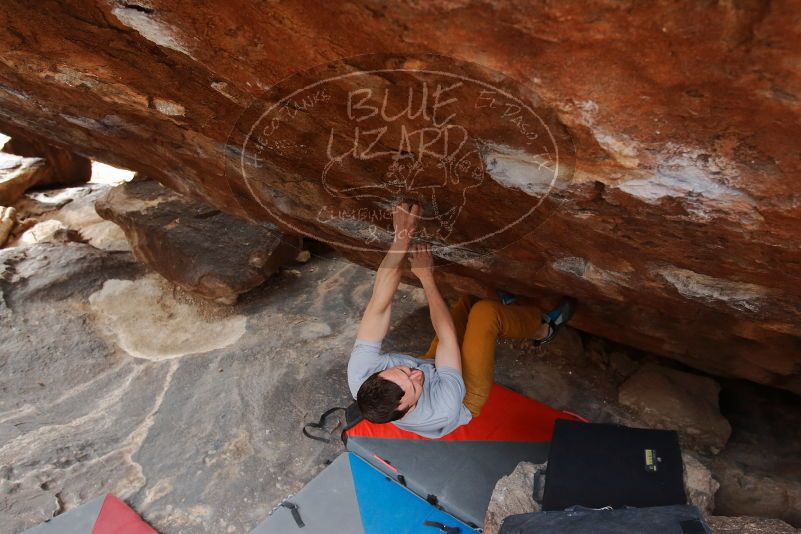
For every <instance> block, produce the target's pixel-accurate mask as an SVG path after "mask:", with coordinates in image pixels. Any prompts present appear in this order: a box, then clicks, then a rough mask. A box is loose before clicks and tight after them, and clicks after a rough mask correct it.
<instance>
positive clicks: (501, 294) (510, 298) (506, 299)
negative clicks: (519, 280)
mask: <svg viewBox="0 0 801 534" xmlns="http://www.w3.org/2000/svg"><path fill="white" fill-rule="evenodd" d="M495 292H496V293H497V294H498V300H500V301H501V304H514V303H515V302H517V295H512V294H511V293H507V292H506V291H504V290H503V289H496V290H495Z"/></svg>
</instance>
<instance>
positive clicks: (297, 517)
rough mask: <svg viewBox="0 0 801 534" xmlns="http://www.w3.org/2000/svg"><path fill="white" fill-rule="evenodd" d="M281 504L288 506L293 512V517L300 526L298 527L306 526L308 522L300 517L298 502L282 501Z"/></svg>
mask: <svg viewBox="0 0 801 534" xmlns="http://www.w3.org/2000/svg"><path fill="white" fill-rule="evenodd" d="M281 506H283V507H284V508H288V509H289V511H290V512H292V519H294V520H295V524H296V525H297V526H298V528H303V527H305V526H306V523H304V522H303V519H301V518H300V508H298V505H297V504H295V503H293V502H289V501H284V502H282V503H281Z"/></svg>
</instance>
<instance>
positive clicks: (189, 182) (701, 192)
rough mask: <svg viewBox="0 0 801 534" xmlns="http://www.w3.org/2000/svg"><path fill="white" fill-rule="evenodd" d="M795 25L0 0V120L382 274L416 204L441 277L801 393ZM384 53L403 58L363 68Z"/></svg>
mask: <svg viewBox="0 0 801 534" xmlns="http://www.w3.org/2000/svg"><path fill="white" fill-rule="evenodd" d="M78 12H80V13H81V15H80V16H79V17H76V16H75V13H78ZM799 16H801V4H800V3H799V2H795V1H793V0H776V1H773V2H764V1H761V2H759V1H741V2H697V1H695V0H678V1H676V2H638V3H633V4H632V3H627V2H609V1H607V0H580V1H576V2H526V3H524V4H522V5H521V3H520V2H513V1H511V0H498V1H494V2H454V1H452V0H432V1H429V2H411V3H409V2H403V3H381V2H375V1H374V0H358V1H355V2H351V3H348V4H347V5H344V6H343V5H341V4H339V3H336V2H334V3H331V2H317V3H313V4H301V3H294V2H289V3H242V2H229V3H226V4H218V3H214V4H211V3H209V4H202V5H201V4H197V3H181V2H176V1H175V0H148V1H147V2H123V1H119V0H108V1H105V2H93V3H92V9H86V6H85V4H84V3H83V2H79V1H78V0H65V1H63V2H57V3H53V4H52V5H48V9H41V8H40V6H39V4H38V3H36V2H19V1H18V2H11V3H8V5H6V6H4V9H3V12H2V13H0V19H1V20H2V24H3V27H4V28H6V29H7V31H4V32H2V35H0V47H2V49H3V50H5V51H8V53H7V54H4V57H3V61H2V63H0V131H3V132H5V133H8V134H11V135H12V136H13V135H16V134H18V133H22V134H24V133H26V132H29V133H35V134H37V135H38V136H44V137H47V138H48V139H50V140H51V141H52V143H53V144H54V145H58V146H64V147H69V148H70V150H72V149H73V148H74V151H75V152H79V153H81V154H86V155H88V156H90V157H92V158H95V159H99V160H102V161H108V162H110V163H113V164H115V165H118V166H120V167H125V168H128V169H132V170H136V171H141V172H144V173H146V174H148V175H150V176H151V177H153V178H155V179H157V180H159V181H160V182H162V183H163V184H165V185H167V186H169V187H171V188H173V189H175V190H176V191H179V192H181V193H183V194H187V195H192V196H194V197H196V198H198V199H200V200H203V201H207V202H209V203H211V204H212V205H214V206H215V207H216V208H217V209H220V210H222V211H223V212H226V213H230V214H234V215H239V216H248V217H250V218H251V219H252V220H255V221H269V222H272V223H274V224H276V225H278V226H279V227H280V228H282V229H283V230H284V231H291V232H293V233H298V234H304V235H307V236H313V237H315V238H317V239H320V240H322V241H327V242H328V243H330V244H331V245H332V246H335V247H336V248H337V249H339V250H340V251H342V252H343V253H344V254H345V255H346V256H348V257H349V258H350V259H352V260H354V261H356V262H359V263H361V264H363V265H367V266H370V267H373V268H374V267H376V266H377V265H378V263H379V262H380V260H381V251H382V250H383V249H384V248H386V247H387V245H388V243H389V237H388V233H387V231H386V230H387V229H388V228H389V219H388V218H387V208H388V205H389V204H390V203H391V202H393V201H395V200H397V199H398V198H400V197H403V196H407V195H409V196H416V197H418V198H419V199H420V200H421V201H422V202H424V204H425V206H424V207H425V214H426V217H427V222H426V225H425V226H426V229H427V239H428V240H429V241H431V242H432V243H434V245H435V252H436V254H437V257H438V260H439V261H440V262H441V263H442V264H443V266H442V268H441V269H439V271H440V273H441V276H443V277H445V276H447V277H448V281H449V283H451V284H452V285H453V286H454V287H459V288H468V289H469V290H470V291H473V292H476V293H478V292H480V291H484V290H487V291H494V289H495V288H496V287H502V288H504V289H506V290H507V291H510V292H512V293H516V294H521V295H527V296H530V297H532V298H535V299H538V300H540V301H541V302H542V305H543V306H545V305H547V304H548V302H549V300H551V299H553V298H554V297H555V296H557V295H559V294H568V295H572V296H574V297H576V298H577V299H578V300H579V302H580V303H581V306H580V307H579V309H578V311H577V313H576V316H575V318H574V321H573V323H574V326H575V327H577V328H579V329H581V330H583V331H585V332H589V333H592V334H595V335H599V336H602V337H607V338H610V339H612V340H614V341H616V342H619V343H623V344H626V345H630V346H633V347H636V348H639V349H641V350H644V351H647V352H653V353H657V354H661V355H665V356H669V357H672V358H675V359H677V360H679V361H681V362H683V363H684V364H687V365H690V366H693V367H696V368H698V369H701V370H703V371H705V372H707V373H712V374H720V375H727V376H735V377H742V378H746V379H749V380H753V381H756V382H759V383H762V384H768V385H773V386H775V387H780V388H785V389H788V390H791V391H794V392H796V393H801V262H799V261H797V257H798V250H799V245H801V224H799V221H801V209H800V208H799V203H798V202H797V195H798V191H799V189H800V188H801V160H799V158H798V157H796V155H797V152H798V151H797V144H798V141H797V140H798V139H799V135H800V134H801V107H799V105H798V102H799V101H801V81H800V79H799V77H798V75H797V65H798V64H799V62H801V48H800V47H798V40H799V35H798V28H797V25H796V24H793V21H795V20H797V19H798V17H799ZM353 28H358V30H359V31H353ZM375 50H393V51H394V54H392V55H383V56H373V57H369V58H365V57H359V58H357V57H355V56H358V55H360V54H364V53H365V51H375ZM633 51H636V53H633ZM421 52H426V53H430V54H432V55H430V56H429V55H425V56H423V55H421ZM337 58H348V59H347V60H344V61H335V60H336V59H337ZM456 58H459V59H456ZM326 61H331V62H332V63H330V64H323V65H321V66H320V67H319V68H316V67H314V66H315V65H320V64H321V63H324V62H326ZM376 71H380V72H381V75H375V72H376ZM446 78H447V79H446ZM318 82H319V83H318ZM323 82H324V83H323ZM459 84H461V85H459ZM424 88H425V91H424ZM409 90H412V93H411V95H412V105H411V106H409V105H408V104H409V100H410V99H409V96H410V92H409ZM296 91H299V92H296ZM424 94H425V96H426V100H427V102H426V103H425V104H424V103H423V102H422V100H423V95H424ZM290 95H292V96H291V97H290ZM385 97H386V98H385ZM452 99H455V100H452ZM349 103H350V105H349ZM420 110H423V111H424V112H419V113H417V111H420ZM404 111H408V112H407V113H404ZM434 111H436V114H435V113H434ZM271 115H272V116H271ZM368 115H369V116H368ZM446 119H447V120H446ZM382 132H383V133H382ZM404 132H405V135H404ZM446 132H447V134H448V135H447V136H446V135H445V134H446ZM357 136H358V137H359V139H356V137H357ZM379 136H381V139H378V137H379ZM426 136H429V137H426ZM424 137H426V138H425V139H423V138H424ZM446 137H447V139H448V141H447V144H448V149H449V150H450V149H451V148H453V149H454V150H456V147H459V150H460V152H458V157H451V156H453V155H454V154H456V152H453V153H452V152H450V151H448V152H447V153H446V152H444V151H443V148H444V147H445V144H446ZM435 138H436V141H435V140H434V139H435ZM462 140H464V141H465V142H464V143H462ZM249 141H250V142H249ZM329 141H331V143H330V144H329ZM438 143H439V146H436V145H437V144H438ZM329 149H330V150H329ZM557 149H558V150H557ZM462 156H463V157H462ZM557 159H558V165H556V164H555V163H556V161H557ZM418 160H419V161H418ZM418 175H419V177H420V178H421V179H423V178H424V179H425V180H424V181H425V183H424V184H423V185H426V186H428V185H430V186H432V187H423V188H420V189H418V188H416V187H415V184H417V185H420V184H422V183H423V182H421V181H420V180H418V179H417V177H418ZM546 177H550V178H551V179H550V180H548V179H544V178H546ZM437 180H438V181H437ZM434 186H436V187H434ZM434 190H436V193H437V194H436V195H435V196H432V195H431V194H429V193H431V192H432V191H434ZM423 193H425V195H424V194H423ZM423 197H425V198H423Z"/></svg>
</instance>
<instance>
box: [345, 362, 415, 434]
mask: <svg viewBox="0 0 801 534" xmlns="http://www.w3.org/2000/svg"><path fill="white" fill-rule="evenodd" d="M402 398H403V390H402V389H401V387H400V386H399V385H398V384H396V383H395V382H393V381H391V380H387V379H386V378H384V377H382V376H379V373H374V374H373V375H371V376H370V378H368V379H367V380H365V381H364V383H363V384H362V386H361V387H360V388H359V391H358V392H357V393H356V404H358V406H359V411H360V412H361V413H362V416H363V417H364V418H365V419H367V420H368V421H370V422H371V423H389V422H390V421H395V420H397V419H400V418H401V417H403V416H404V415H406V412H407V411H409V409H408V408H406V409H405V410H398V405H399V404H400V401H401V399H402Z"/></svg>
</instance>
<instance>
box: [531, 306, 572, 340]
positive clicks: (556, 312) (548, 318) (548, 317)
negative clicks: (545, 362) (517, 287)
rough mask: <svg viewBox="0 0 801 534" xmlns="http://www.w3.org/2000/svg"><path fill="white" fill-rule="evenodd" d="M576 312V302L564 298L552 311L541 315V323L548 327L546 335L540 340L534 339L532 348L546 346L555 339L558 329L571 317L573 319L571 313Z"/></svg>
mask: <svg viewBox="0 0 801 534" xmlns="http://www.w3.org/2000/svg"><path fill="white" fill-rule="evenodd" d="M575 311H576V300H575V299H572V298H569V297H568V298H564V299H562V302H560V303H559V306H557V307H556V308H554V309H552V310H551V311H549V312H547V313H543V314H542V322H543V323H545V324H547V325H548V326H549V328H548V335H547V336H545V337H544V338H542V339H535V340H534V346H535V347H541V346H543V345H547V344H548V343H550V342H551V341H553V339H554V338H555V337H556V334H558V333H559V329H560V328H562V326H563V325H565V324H567V322H568V321H569V320H570V318H571V317H573V312H575Z"/></svg>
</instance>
